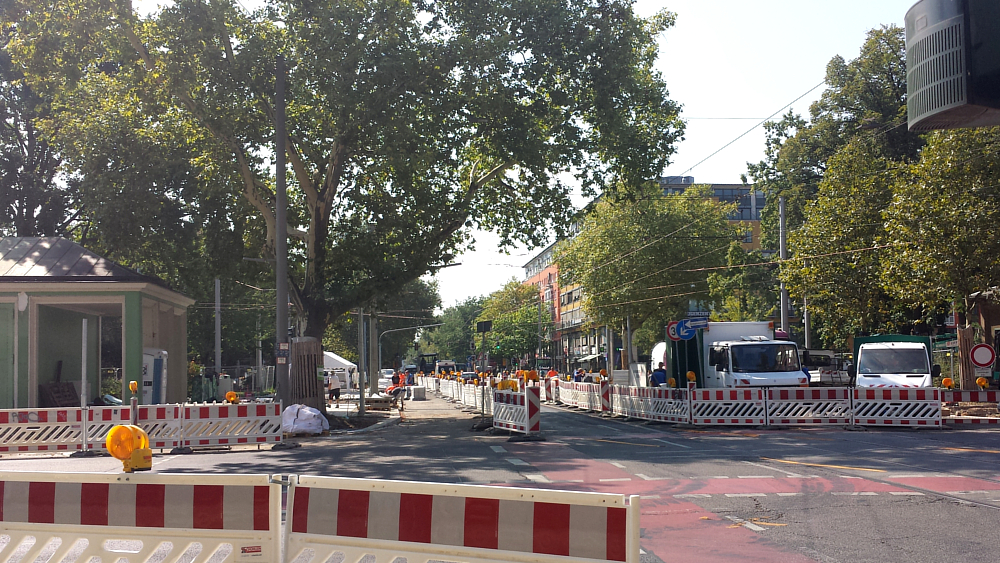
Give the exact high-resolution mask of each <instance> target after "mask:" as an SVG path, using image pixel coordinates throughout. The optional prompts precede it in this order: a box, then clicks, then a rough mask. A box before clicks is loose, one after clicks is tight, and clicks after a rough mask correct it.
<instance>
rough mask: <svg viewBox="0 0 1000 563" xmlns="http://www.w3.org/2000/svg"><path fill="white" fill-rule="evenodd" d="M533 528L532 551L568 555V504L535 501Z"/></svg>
mask: <svg viewBox="0 0 1000 563" xmlns="http://www.w3.org/2000/svg"><path fill="white" fill-rule="evenodd" d="M534 528H535V534H534V535H533V536H532V542H531V550H532V552H534V553H547V554H549V555H563V556H569V505H568V504H554V503H550V502H536V503H535V518H534Z"/></svg>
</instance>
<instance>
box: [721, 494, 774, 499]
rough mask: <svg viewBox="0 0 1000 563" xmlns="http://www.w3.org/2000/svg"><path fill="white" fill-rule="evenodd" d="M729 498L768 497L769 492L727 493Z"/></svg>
mask: <svg viewBox="0 0 1000 563" xmlns="http://www.w3.org/2000/svg"><path fill="white" fill-rule="evenodd" d="M726 496H727V497H729V498H747V497H766V496H767V493H726Z"/></svg>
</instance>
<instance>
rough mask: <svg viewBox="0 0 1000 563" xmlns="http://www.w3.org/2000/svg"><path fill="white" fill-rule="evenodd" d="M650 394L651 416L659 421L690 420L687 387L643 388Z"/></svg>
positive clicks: (680, 421) (685, 421)
mask: <svg viewBox="0 0 1000 563" xmlns="http://www.w3.org/2000/svg"><path fill="white" fill-rule="evenodd" d="M643 390H644V391H645V392H646V393H648V394H649V396H650V401H649V402H650V408H651V418H650V420H658V421H660V422H679V423H688V422H691V401H690V400H689V398H688V397H689V394H690V391H689V390H687V389H660V388H655V387H654V388H649V387H646V388H643Z"/></svg>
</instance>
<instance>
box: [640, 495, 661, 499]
mask: <svg viewBox="0 0 1000 563" xmlns="http://www.w3.org/2000/svg"><path fill="white" fill-rule="evenodd" d="M639 498H640V499H646V500H650V499H658V498H660V495H643V496H641V497H639Z"/></svg>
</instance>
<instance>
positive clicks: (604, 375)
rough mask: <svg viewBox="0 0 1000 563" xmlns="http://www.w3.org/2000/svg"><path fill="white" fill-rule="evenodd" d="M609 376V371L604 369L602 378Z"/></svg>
mask: <svg viewBox="0 0 1000 563" xmlns="http://www.w3.org/2000/svg"><path fill="white" fill-rule="evenodd" d="M607 376H608V370H606V369H602V370H601V377H607Z"/></svg>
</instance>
